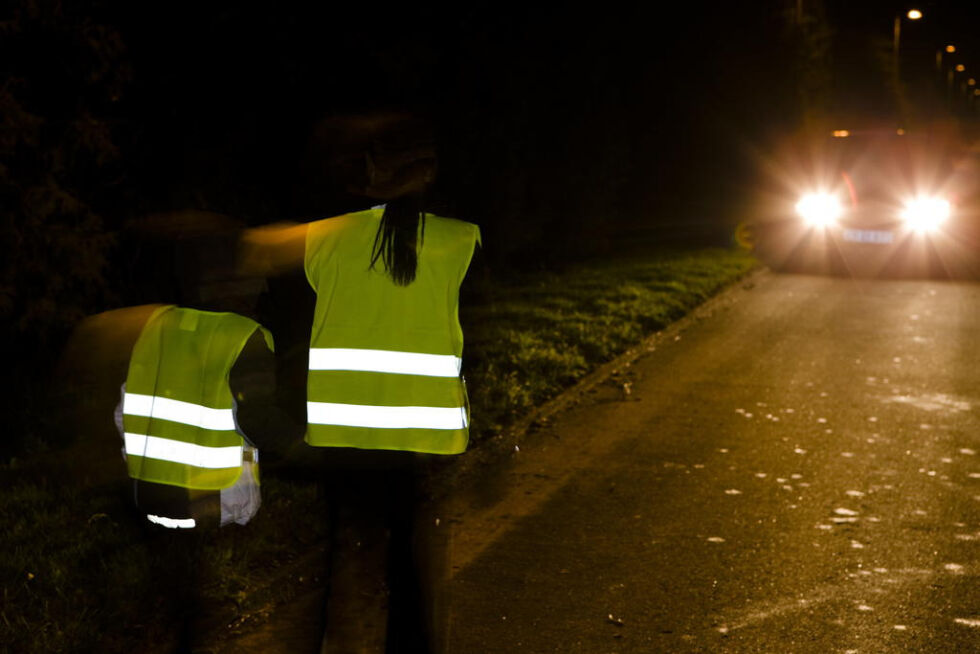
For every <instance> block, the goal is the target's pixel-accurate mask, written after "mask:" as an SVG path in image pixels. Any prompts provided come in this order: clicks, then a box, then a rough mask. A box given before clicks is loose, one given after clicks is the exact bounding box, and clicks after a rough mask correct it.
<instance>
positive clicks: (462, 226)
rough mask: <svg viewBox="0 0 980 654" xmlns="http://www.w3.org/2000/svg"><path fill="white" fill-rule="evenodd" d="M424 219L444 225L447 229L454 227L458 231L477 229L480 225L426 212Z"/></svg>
mask: <svg viewBox="0 0 980 654" xmlns="http://www.w3.org/2000/svg"><path fill="white" fill-rule="evenodd" d="M425 219H426V221H433V222H436V223H439V224H441V225H443V226H444V227H446V228H447V229H455V230H458V231H473V230H477V231H478V230H479V229H480V227H479V226H478V225H476V224H475V223H471V222H467V221H465V220H460V219H459V218H449V217H448V216H440V215H439V214H434V213H428V212H427V213H426V214H425Z"/></svg>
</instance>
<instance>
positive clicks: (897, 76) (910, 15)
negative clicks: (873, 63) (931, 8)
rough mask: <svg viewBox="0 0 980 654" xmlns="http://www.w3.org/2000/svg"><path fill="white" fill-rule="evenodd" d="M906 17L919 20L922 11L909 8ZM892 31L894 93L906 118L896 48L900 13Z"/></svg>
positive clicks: (899, 28) (900, 29) (900, 20)
mask: <svg viewBox="0 0 980 654" xmlns="http://www.w3.org/2000/svg"><path fill="white" fill-rule="evenodd" d="M905 16H906V18H908V19H909V20H919V19H920V18H922V12H921V11H919V10H918V9H909V10H908V12H907V13H906V14H905ZM893 31H894V37H895V38H894V41H893V42H892V68H893V69H894V75H895V94H896V96H897V97H898V104H899V111H901V112H902V114H903V118H908V116H907V115H906V114H907V107H906V102H905V99H904V97H903V93H902V74H901V71H900V66H899V63H900V58H899V56H898V52H899V50H898V48H899V45H900V44H901V39H902V15H901V14H897V15H896V16H895V26H894V28H893Z"/></svg>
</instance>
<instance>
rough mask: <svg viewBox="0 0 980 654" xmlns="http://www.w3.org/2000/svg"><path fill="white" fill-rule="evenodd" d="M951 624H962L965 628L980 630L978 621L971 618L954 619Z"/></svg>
mask: <svg viewBox="0 0 980 654" xmlns="http://www.w3.org/2000/svg"><path fill="white" fill-rule="evenodd" d="M953 622H955V623H956V624H963V625H966V626H967V627H978V628H980V620H974V619H972V618H954V619H953Z"/></svg>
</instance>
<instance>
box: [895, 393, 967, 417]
mask: <svg viewBox="0 0 980 654" xmlns="http://www.w3.org/2000/svg"><path fill="white" fill-rule="evenodd" d="M879 399H880V400H881V402H883V403H885V404H892V403H896V404H908V405H910V406H914V407H917V408H919V409H923V410H925V411H950V412H952V413H960V412H963V411H969V410H970V409H971V408H972V406H971V405H970V403H969V402H967V401H966V400H964V399H962V398H958V397H951V396H949V395H943V394H941V393H936V394H934V395H923V396H921V397H912V396H909V395H892V396H890V397H883V398H879Z"/></svg>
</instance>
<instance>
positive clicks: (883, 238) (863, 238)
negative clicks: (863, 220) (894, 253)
mask: <svg viewBox="0 0 980 654" xmlns="http://www.w3.org/2000/svg"><path fill="white" fill-rule="evenodd" d="M894 238H895V235H894V233H892V232H889V231H886V230H880V229H845V230H844V240H845V241H853V242H854V243H891V242H892V241H893V240H894Z"/></svg>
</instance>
